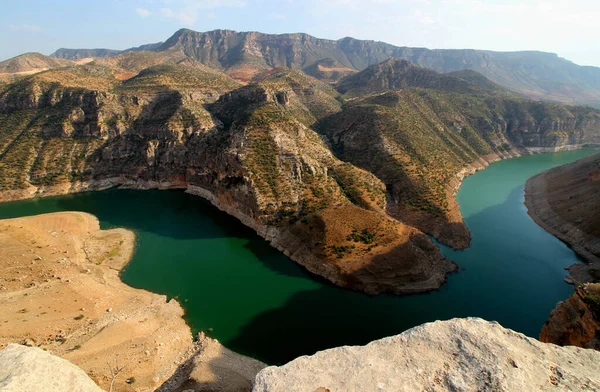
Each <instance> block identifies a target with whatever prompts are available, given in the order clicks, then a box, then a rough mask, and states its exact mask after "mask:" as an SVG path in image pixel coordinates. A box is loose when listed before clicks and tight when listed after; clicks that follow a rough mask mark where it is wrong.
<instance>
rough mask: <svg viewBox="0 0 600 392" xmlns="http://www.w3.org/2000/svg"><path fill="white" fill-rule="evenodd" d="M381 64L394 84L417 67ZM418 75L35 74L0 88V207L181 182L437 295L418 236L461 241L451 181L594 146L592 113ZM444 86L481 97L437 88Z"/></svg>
mask: <svg viewBox="0 0 600 392" xmlns="http://www.w3.org/2000/svg"><path fill="white" fill-rule="evenodd" d="M182 56H183V57H182ZM390 64H391V67H392V69H393V70H394V72H395V73H394V75H395V76H394V77H395V78H396V79H395V80H397V79H398V78H401V79H402V78H403V77H404V75H405V71H406V70H409V71H410V70H411V69H412V68H414V66H412V65H410V64H406V63H405V62H399V61H391V62H390ZM400 66H401V67H400ZM143 67H146V68H143ZM398 67H400V68H401V69H399V70H397V69H396V68H398ZM140 68H141V69H142V70H141V71H139V69H140ZM396 71H399V72H396ZM128 72H130V73H131V74H135V72H138V73H137V74H135V76H133V77H127V75H128V74H127V73H128ZM411 72H412V71H411ZM421 72H422V71H421V70H418V73H419V74H420V73H421ZM378 75H379V74H377V73H376V74H375V77H376V78H377V77H379V76H378ZM423 75H424V76H423V77H424V78H425V79H427V78H433V79H432V80H433V81H434V83H433V84H432V85H428V84H426V86H428V87H430V88H428V89H416V88H414V86H412V84H413V83H415V80H416V81H419V83H421V82H423V83H425V82H427V80H422V78H421V77H418V78H416V79H414V78H413V79H411V78H409V79H407V80H406V83H403V84H402V86H403V87H406V88H405V89H403V90H394V91H389V92H385V93H383V94H380V93H378V92H377V91H375V92H374V95H369V96H366V97H357V98H355V99H353V100H348V101H345V100H344V98H343V97H341V96H340V94H339V93H338V92H337V91H336V90H335V89H334V88H332V86H330V85H327V84H325V83H322V82H320V81H318V80H317V79H314V78H312V77H310V76H308V75H306V74H304V73H302V72H300V71H291V70H289V69H272V70H268V71H264V72H261V73H259V74H258V75H256V77H255V79H254V81H253V83H251V84H249V85H247V86H240V83H239V82H237V81H235V80H233V79H231V78H230V77H229V76H227V75H226V74H223V73H221V72H220V71H217V70H215V69H212V68H209V67H207V66H205V65H203V64H200V63H199V62H197V61H196V60H193V59H192V58H188V57H186V56H185V54H184V53H182V52H181V51H177V50H174V51H172V52H168V54H165V53H161V54H156V53H152V54H149V53H148V52H139V53H133V52H132V53H126V54H122V55H119V56H116V57H110V58H108V59H103V60H102V61H97V62H93V63H89V64H86V65H82V66H76V67H67V68H60V69H54V70H49V71H46V72H42V73H39V74H36V75H33V76H30V77H27V78H24V79H22V80H20V81H18V82H16V83H13V84H11V85H9V86H8V87H6V88H4V89H3V91H2V92H0V129H1V130H2V137H1V138H0V200H14V199H19V198H26V197H33V196H44V195H51V194H63V193H69V192H79V191H85V190H95V189H104V188H108V187H112V186H126V187H135V188H142V189H146V188H161V189H164V188H181V189H186V190H187V191H188V192H190V193H194V194H196V195H200V196H202V197H205V198H206V199H208V200H210V201H211V202H212V203H213V204H215V205H216V206H217V207H218V208H220V209H222V210H224V211H226V212H228V213H229V214H231V215H233V216H236V217H237V218H239V219H240V220H241V221H242V222H244V223H245V224H246V225H248V226H250V227H252V228H254V229H255V230H256V231H257V232H258V233H259V234H260V235H261V236H263V237H264V238H266V239H267V240H268V241H270V242H271V244H272V245H273V246H275V247H277V248H278V249H280V250H282V251H283V252H284V253H285V254H286V255H288V256H289V257H290V258H292V259H293V260H295V261H297V262H299V263H300V264H302V265H304V266H305V267H306V268H307V269H309V270H310V271H312V272H314V273H317V274H320V275H322V276H324V277H326V278H328V279H329V280H331V281H332V282H334V283H336V284H338V285H341V286H344V287H349V288H353V289H358V290H362V291H365V292H368V293H372V294H375V293H380V292H392V293H414V292H421V291H426V290H431V289H435V288H438V287H439V286H440V285H441V284H442V283H443V282H444V281H445V279H446V274H447V273H449V272H451V271H454V270H455V269H456V265H454V264H453V263H451V262H450V261H448V260H446V259H445V258H443V257H442V256H441V254H440V252H439V250H438V249H437V248H436V247H435V246H434V245H433V243H432V242H431V241H430V240H429V238H427V236H426V235H425V234H424V233H427V234H430V235H433V236H434V237H436V238H437V239H438V240H440V241H442V242H445V243H447V244H450V245H451V246H454V247H456V248H462V247H465V246H467V245H468V243H469V233H468V230H467V228H466V227H465V225H464V224H463V222H462V218H461V216H460V212H459V209H458V205H457V203H456V201H455V199H454V193H455V192H456V190H457V189H458V186H459V185H460V181H461V180H462V178H463V177H464V176H465V175H467V174H468V173H470V172H472V171H474V170H477V169H480V168H483V167H485V165H487V164H488V162H490V161H493V160H497V159H501V158H504V157H510V156H515V155H518V154H521V153H526V152H527V148H530V147H551V148H564V147H566V146H571V145H579V144H581V143H586V142H592V141H595V140H597V138H598V132H596V128H594V127H595V125H594V124H596V122H597V121H598V119H599V118H600V115H599V114H598V112H595V111H593V110H591V109H590V110H588V109H580V108H565V107H562V106H559V105H551V104H541V103H531V102H529V101H520V100H514V99H513V98H511V97H506V96H503V95H502V92H496V91H487V90H485V89H483V90H482V89H481V88H480V87H478V86H477V85H475V84H472V83H471V82H469V81H468V80H463V79H459V78H456V77H453V76H444V75H439V74H437V73H435V72H434V71H425V72H424V73H423ZM124 78H125V80H123V79H124ZM371 79H372V78H371V77H370V76H369V75H366V77H365V76H361V75H358V80H359V81H364V80H371ZM447 80H451V81H452V83H449V84H448V83H446V81H447ZM360 83H362V82H360ZM360 83H359V84H360ZM453 83H458V84H457V85H459V86H467V87H468V89H469V91H471V90H472V91H473V92H479V93H478V94H479V95H474V94H472V93H468V94H467V93H465V92H464V91H462V90H461V92H448V91H446V90H447V89H448V88H450V89H451V88H452V86H454V84H453ZM480 84H481V83H480ZM354 85H356V83H354ZM374 86H376V87H377V86H380V87H381V86H382V88H384V89H388V88H395V87H396V86H395V85H393V86H390V85H389V83H387V84H386V83H384V84H379V83H375V84H374ZM440 86H441V87H443V89H442V90H443V91H442V90H436V88H441V87H440ZM515 113H517V114H515ZM530 129H535V131H530ZM599 129H600V128H599ZM524 134H526V135H527V138H525V137H524V136H523V135H524Z"/></svg>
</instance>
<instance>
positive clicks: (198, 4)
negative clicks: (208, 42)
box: [138, 0, 247, 26]
mask: <svg viewBox="0 0 600 392" xmlns="http://www.w3.org/2000/svg"><path fill="white" fill-rule="evenodd" d="M160 3H162V5H163V7H162V8H160V9H159V10H158V13H159V14H160V15H161V16H162V17H163V18H166V19H172V20H175V21H177V22H178V23H180V24H182V25H185V26H191V25H194V24H195V23H196V21H197V20H198V18H199V17H200V16H201V14H203V15H205V16H206V17H207V18H214V17H215V16H216V15H215V14H214V12H211V10H215V9H217V8H240V7H245V6H246V4H247V3H246V0H162V1H160ZM138 13H139V12H138Z"/></svg>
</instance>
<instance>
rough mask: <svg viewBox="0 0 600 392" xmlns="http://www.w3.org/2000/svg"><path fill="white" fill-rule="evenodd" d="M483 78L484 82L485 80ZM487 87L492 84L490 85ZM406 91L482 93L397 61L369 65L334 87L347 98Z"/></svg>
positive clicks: (454, 79)
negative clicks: (424, 89) (389, 91)
mask: <svg viewBox="0 0 600 392" xmlns="http://www.w3.org/2000/svg"><path fill="white" fill-rule="evenodd" d="M482 78H483V79H485V77H484V76H482ZM480 84H481V85H485V82H483V83H482V82H481V80H480ZM489 84H492V83H491V82H489ZM407 87H420V88H430V89H434V90H440V91H448V92H456V93H465V94H477V93H481V92H482V89H480V88H479V87H478V86H477V85H475V84H473V83H471V82H469V81H467V80H465V79H462V78H460V77H454V76H450V75H448V74H440V73H438V72H436V71H433V70H431V69H427V68H423V67H420V66H418V65H415V64H412V63H411V62H408V61H406V60H401V59H396V58H391V59H389V60H385V61H383V62H381V63H379V64H375V65H371V66H369V67H367V69H365V70H364V71H361V72H358V73H356V74H353V75H350V76H347V77H345V78H344V79H342V80H340V81H339V82H338V83H337V85H336V88H337V90H338V91H339V92H340V93H341V94H344V95H345V96H346V97H349V98H351V97H358V96H361V95H368V94H373V93H379V92H383V91H387V90H400V89H403V88H407Z"/></svg>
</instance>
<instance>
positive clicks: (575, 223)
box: [525, 154, 600, 283]
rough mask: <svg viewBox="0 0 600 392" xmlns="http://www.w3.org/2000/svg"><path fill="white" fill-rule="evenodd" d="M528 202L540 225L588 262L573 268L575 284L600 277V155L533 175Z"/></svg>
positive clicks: (528, 189)
mask: <svg viewBox="0 0 600 392" xmlns="http://www.w3.org/2000/svg"><path fill="white" fill-rule="evenodd" d="M525 205H526V206H527V212H528V214H529V215H530V216H531V218H532V219H533V220H534V221H535V222H536V223H537V224H538V225H540V226H541V227H543V228H544V229H545V230H546V231H548V232H549V233H550V234H553V235H555V236H556V237H558V238H559V239H561V240H563V241H564V242H566V243H567V244H569V246H571V247H572V248H573V250H574V251H575V252H577V254H578V255H579V256H581V257H582V258H583V259H584V260H585V261H586V262H587V265H583V264H579V263H578V264H574V265H572V266H570V267H569V272H570V281H571V283H573V282H594V281H598V280H600V209H599V208H598V206H599V205H600V155H598V154H597V155H593V156H591V157H587V158H583V159H580V160H578V161H576V162H573V163H570V164H567V165H563V166H560V167H556V168H553V169H550V170H547V171H545V172H542V173H540V174H538V175H536V176H534V177H532V178H530V179H529V180H528V181H527V183H526V185H525Z"/></svg>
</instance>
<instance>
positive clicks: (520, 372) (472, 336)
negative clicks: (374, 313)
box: [254, 318, 600, 392]
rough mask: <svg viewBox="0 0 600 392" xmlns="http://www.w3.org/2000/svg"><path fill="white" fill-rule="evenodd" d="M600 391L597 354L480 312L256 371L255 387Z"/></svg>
mask: <svg viewBox="0 0 600 392" xmlns="http://www.w3.org/2000/svg"><path fill="white" fill-rule="evenodd" d="M556 389H561V390H572V391H597V390H600V352H597V351H594V350H589V349H582V348H577V347H559V346H556V345H554V344H547V343H541V342H539V341H537V340H535V339H532V338H528V337H526V336H525V335H523V334H521V333H517V332H514V331H512V330H510V329H506V328H503V327H502V326H501V325H499V324H498V323H495V322H488V321H485V320H482V319H479V318H467V319H453V320H449V321H437V322H433V323H427V324H424V325H421V326H418V327H415V328H412V329H410V330H408V331H406V332H404V333H402V334H400V335H396V336H392V337H388V338H384V339H381V340H376V341H373V342H371V343H369V344H367V345H366V346H362V347H359V346H354V347H349V346H345V347H339V348H334V349H330V350H325V351H321V352H318V353H316V354H315V355H312V356H303V357H300V358H297V359H295V360H293V361H292V362H290V363H288V364H286V365H283V366H280V367H273V366H271V367H268V368H265V369H263V370H262V371H261V372H260V373H258V375H257V377H256V382H255V386H254V392H267V391H268V392H279V391H282V392H283V391H285V392H305V391H306V392H317V391H318V392H325V391H331V392H334V391H363V392H368V391H519V392H522V391H546V390H556Z"/></svg>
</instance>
